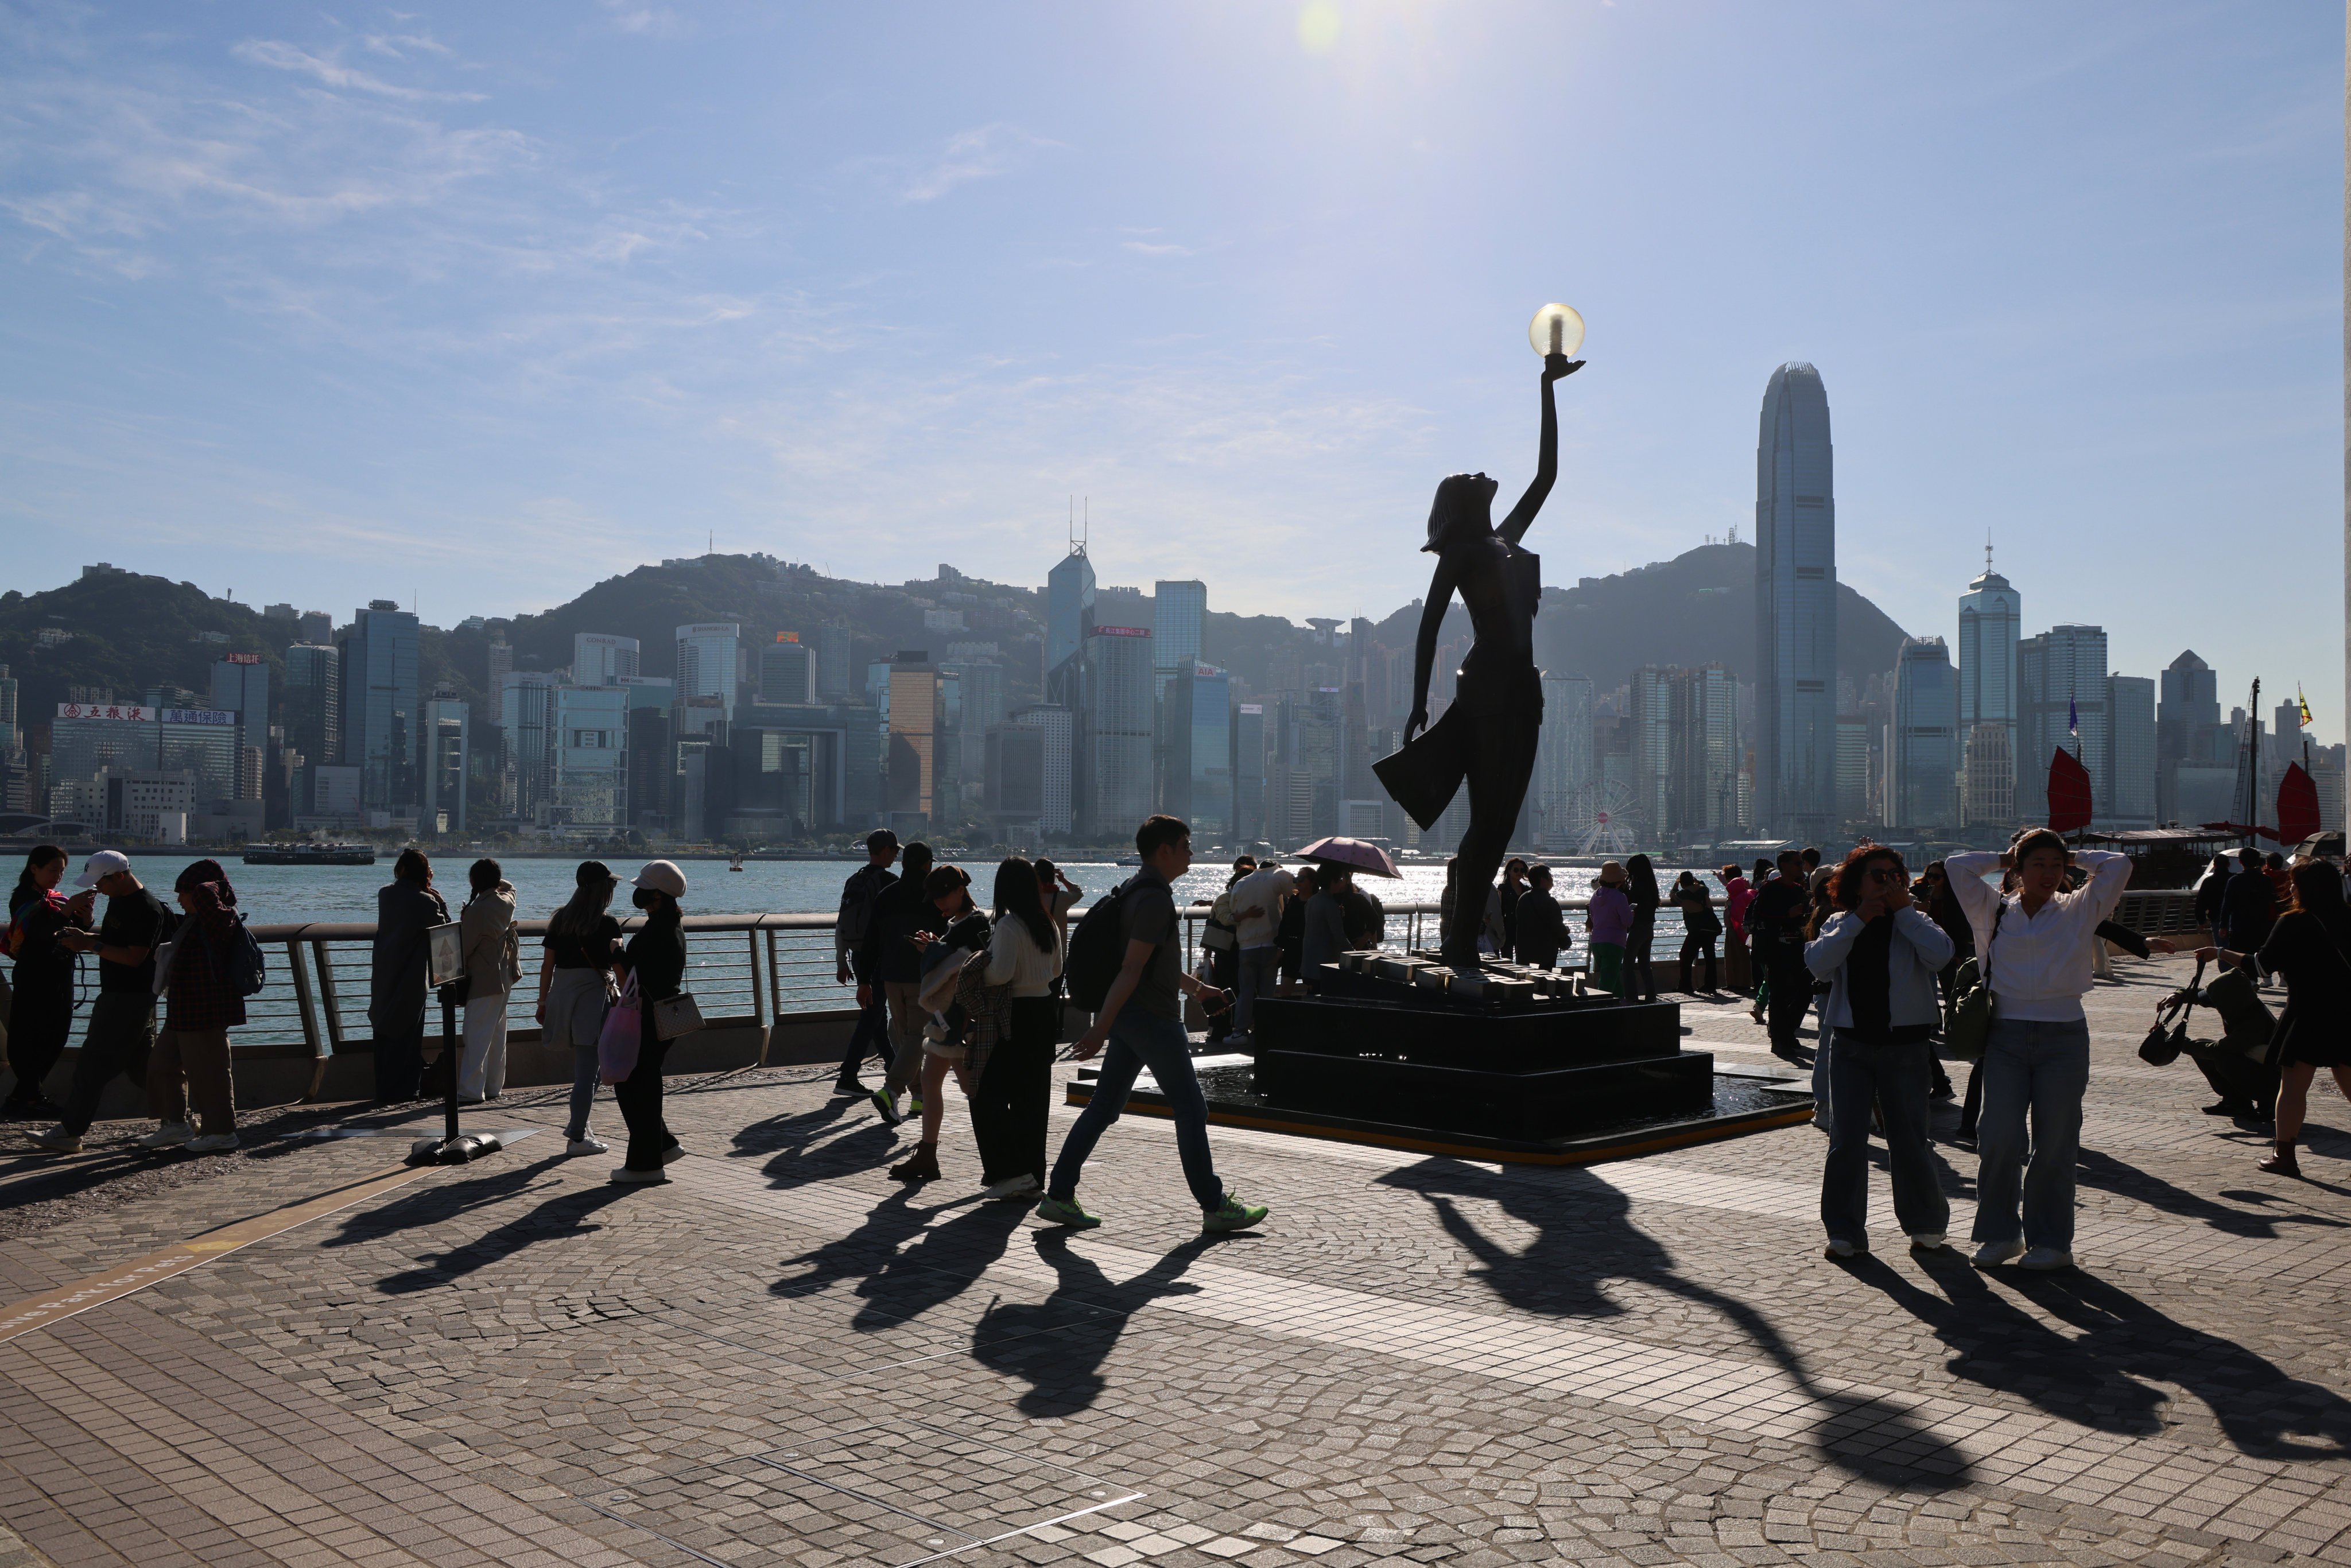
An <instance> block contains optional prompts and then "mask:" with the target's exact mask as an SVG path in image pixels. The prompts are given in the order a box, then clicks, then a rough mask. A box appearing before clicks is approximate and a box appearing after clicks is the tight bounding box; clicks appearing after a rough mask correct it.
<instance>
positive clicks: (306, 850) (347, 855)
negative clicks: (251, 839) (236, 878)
mask: <svg viewBox="0 0 2351 1568" xmlns="http://www.w3.org/2000/svg"><path fill="white" fill-rule="evenodd" d="M245 863H246V864H247V865H373V864H375V846H374V845H373V844H247V845H246V846H245Z"/></svg>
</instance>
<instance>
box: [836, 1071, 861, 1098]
mask: <svg viewBox="0 0 2351 1568" xmlns="http://www.w3.org/2000/svg"><path fill="white" fill-rule="evenodd" d="M832 1092H834V1093H835V1094H840V1095H844V1096H846V1097H847V1098H849V1099H852V1100H862V1099H863V1098H864V1097H865V1085H864V1084H862V1083H860V1082H858V1081H857V1075H856V1074H855V1073H853V1072H844V1073H842V1074H841V1076H840V1077H838V1078H836V1079H834V1080H833V1081H832Z"/></svg>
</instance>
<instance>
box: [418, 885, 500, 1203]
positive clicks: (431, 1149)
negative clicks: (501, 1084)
mask: <svg viewBox="0 0 2351 1568" xmlns="http://www.w3.org/2000/svg"><path fill="white" fill-rule="evenodd" d="M424 950H425V955H426V959H425V963H426V971H425V977H424V983H425V984H426V985H427V986H428V987H430V988H432V989H434V991H437V992H438V993H439V994H440V998H441V1061H442V1065H443V1066H444V1068H445V1069H446V1070H447V1071H448V1075H449V1088H448V1092H447V1095H446V1096H445V1098H444V1102H443V1103H444V1119H443V1124H442V1135H441V1136H439V1137H437V1138H419V1139H417V1140H416V1142H415V1144H414V1145H412V1146H411V1147H410V1149H409V1151H408V1163H409V1164H410V1165H412V1166H462V1165H464V1164H465V1163H466V1162H467V1161H469V1160H476V1159H479V1158H481V1157H482V1156H483V1155H494V1154H496V1153H497V1152H498V1150H499V1149H500V1148H502V1147H504V1143H503V1141H502V1140H501V1139H500V1138H499V1136H498V1134H496V1133H460V1132H459V1131H458V1130H457V1077H458V1068H459V1066H460V1064H461V1061H462V1052H461V1051H460V1050H459V1047H458V1037H457V1003H458V1001H459V1000H460V999H461V998H462V997H463V995H464V992H465V937H464V936H463V934H462V933H461V932H460V931H459V929H458V926H457V923H456V922H455V921H454V920H453V921H451V922H449V923H448V924H447V925H434V926H430V927H428V928H427V929H426V930H425V933H424Z"/></svg>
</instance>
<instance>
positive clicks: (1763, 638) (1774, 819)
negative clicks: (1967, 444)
mask: <svg viewBox="0 0 2351 1568" xmlns="http://www.w3.org/2000/svg"><path fill="white" fill-rule="evenodd" d="M1755 475H1756V478H1755V488H1756V495H1755V547H1756V553H1755V643H1756V650H1755V671H1756V731H1757V734H1756V760H1757V769H1758V775H1759V776H1758V778H1757V780H1756V787H1757V790H1758V792H1759V794H1760V796H1761V799H1760V800H1758V802H1757V805H1756V811H1757V818H1758V821H1760V822H1761V823H1762V824H1763V825H1764V827H1765V828H1766V829H1767V830H1768V831H1773V832H1783V833H1787V834H1790V835H1792V836H1794V837H1799V838H1805V839H1823V838H1825V837H1827V836H1828V835H1829V831H1830V830H1831V829H1832V828H1833V827H1834V825H1835V822H1836V815H1837V812H1836V668H1837V603H1836V488H1835V483H1834V461H1833V449H1832V447H1831V444H1830V442H1829V401H1828V392H1827V390H1826V389H1825V388H1824V387H1823V385H1822V383H1821V376H1820V372H1819V371H1816V370H1814V369H1813V367H1812V366H1810V365H1808V364H1802V363H1790V364H1785V365H1782V366H1781V367H1780V368H1779V369H1778V370H1776V371H1772V372H1771V384H1770V385H1769V386H1768V387H1766V388H1765V389H1764V392H1763V415H1762V422H1761V430H1760V433H1759V435H1758V438H1757V442H1756V451H1755Z"/></svg>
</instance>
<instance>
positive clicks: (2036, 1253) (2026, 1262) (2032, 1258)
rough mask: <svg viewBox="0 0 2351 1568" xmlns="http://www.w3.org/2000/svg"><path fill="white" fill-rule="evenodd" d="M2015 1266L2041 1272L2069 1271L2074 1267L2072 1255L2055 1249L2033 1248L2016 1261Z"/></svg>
mask: <svg viewBox="0 0 2351 1568" xmlns="http://www.w3.org/2000/svg"><path fill="white" fill-rule="evenodd" d="M2016 1266H2017V1267H2018V1268H2020V1269H2038V1270H2043V1272H2046V1271H2047V1270H2051V1269H2070V1268H2072V1267H2073V1266H2074V1255H2073V1254H2072V1253H2071V1252H2066V1251H2064V1250H2061V1249H2058V1248H2055V1247H2034V1248H2031V1249H2027V1250H2026V1252H2025V1254H2024V1256H2023V1257H2022V1258H2019V1259H2018V1260H2016Z"/></svg>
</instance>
